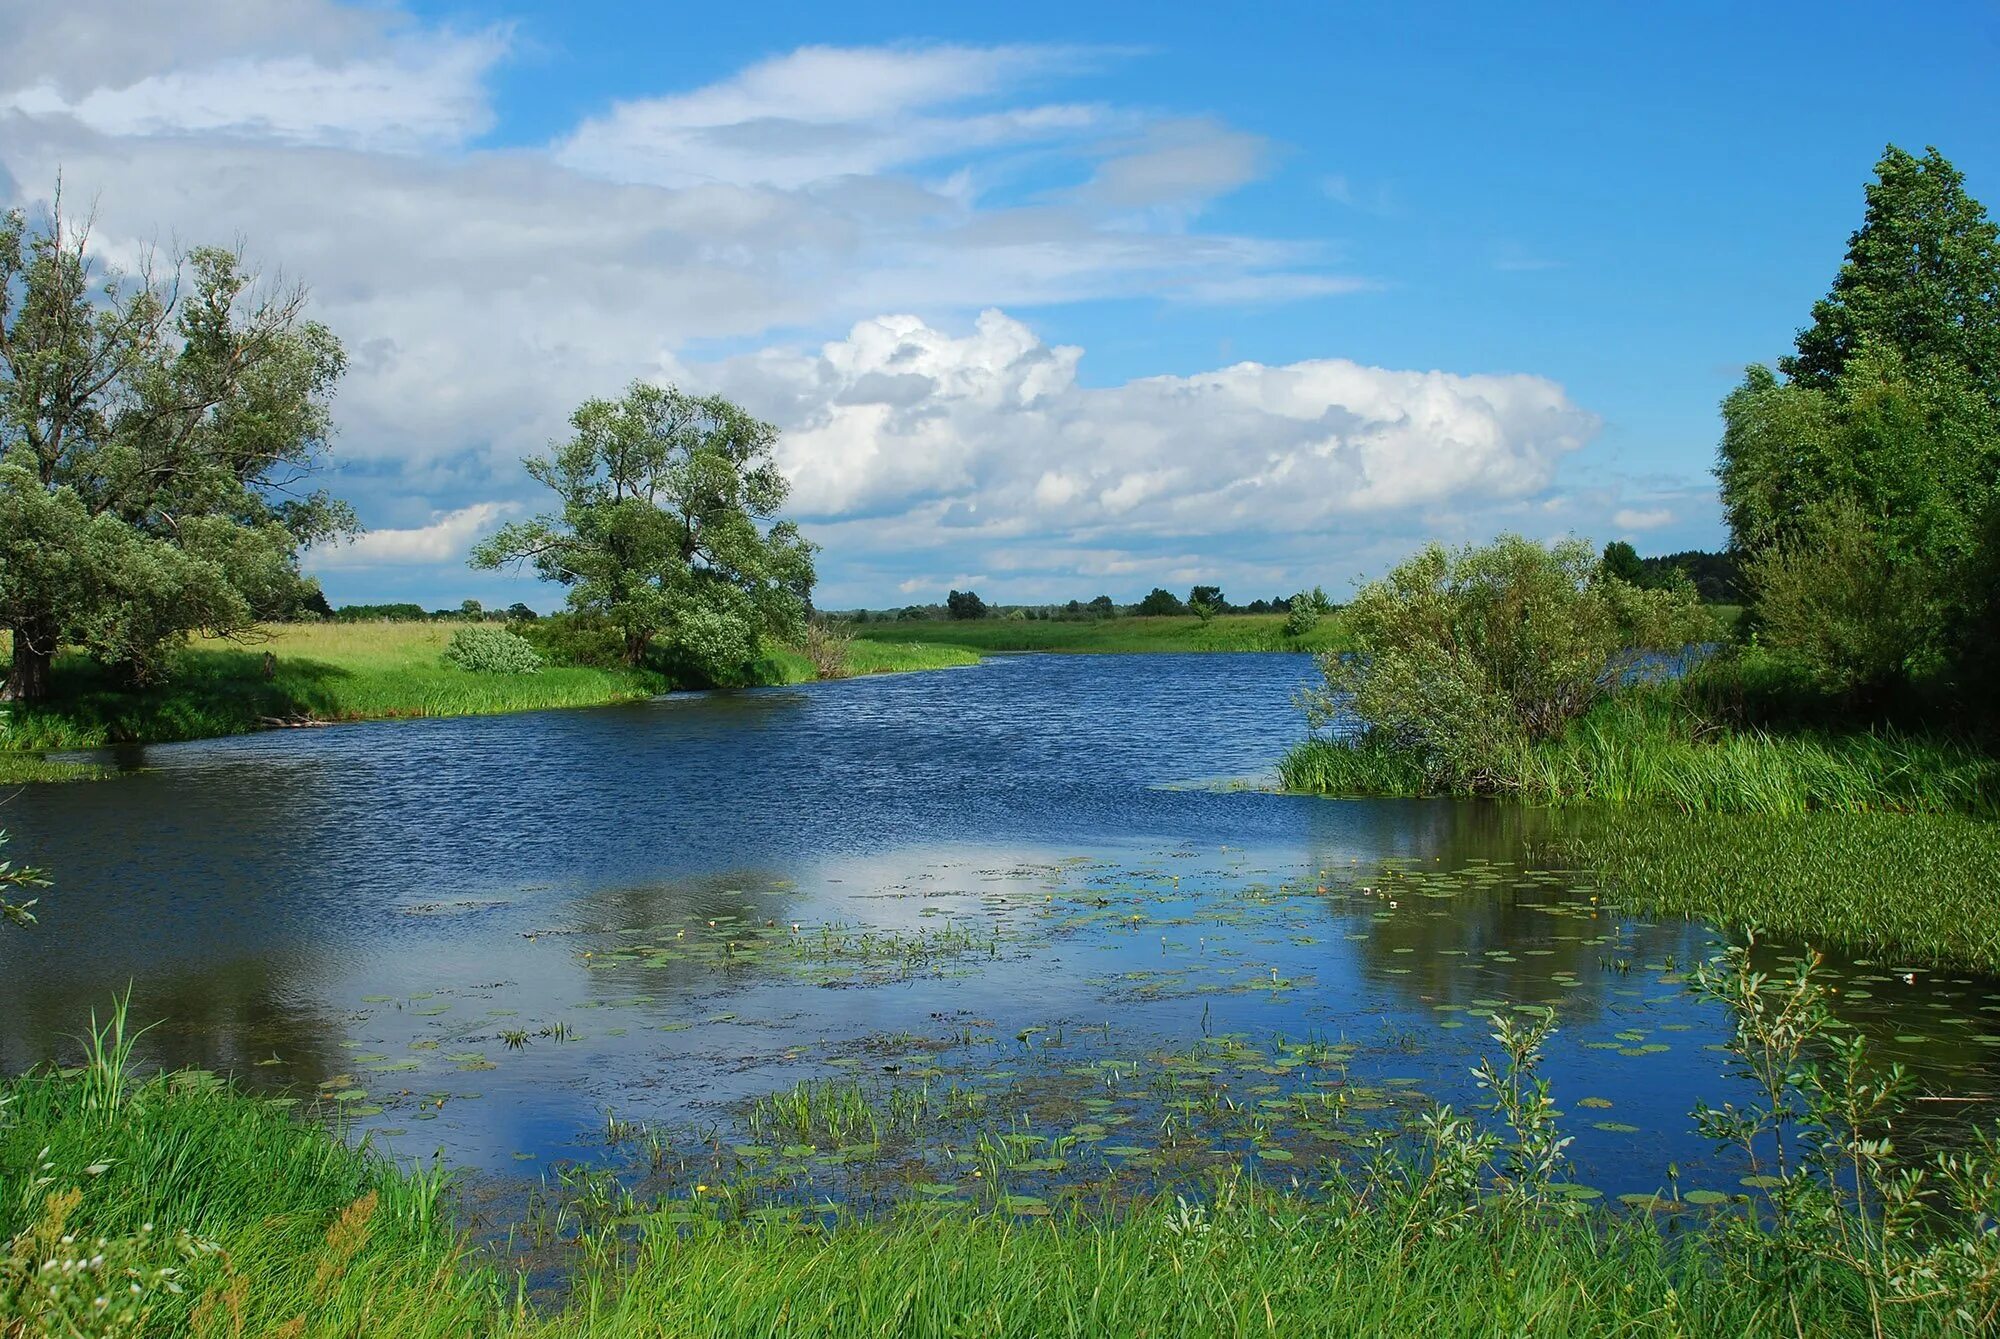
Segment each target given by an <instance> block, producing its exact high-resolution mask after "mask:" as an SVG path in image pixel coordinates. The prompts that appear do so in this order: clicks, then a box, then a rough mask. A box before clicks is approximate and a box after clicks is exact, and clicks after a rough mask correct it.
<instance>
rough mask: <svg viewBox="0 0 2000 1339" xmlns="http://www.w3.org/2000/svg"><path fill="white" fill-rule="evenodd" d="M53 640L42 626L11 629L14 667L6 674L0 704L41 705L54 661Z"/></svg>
mask: <svg viewBox="0 0 2000 1339" xmlns="http://www.w3.org/2000/svg"><path fill="white" fill-rule="evenodd" d="M55 652H56V637H55V633H54V631H53V630H51V629H49V628H48V627H47V626H46V625H44V624H41V623H29V624H23V625H22V626H20V627H17V628H15V629H14V663H13V664H12V665H11V666H10V667H9V668H8V671H7V685H6V687H5V688H0V702H40V701H42V700H43V699H45V698H47V697H48V695H49V667H50V665H51V663H52V662H53V661H54V660H55Z"/></svg>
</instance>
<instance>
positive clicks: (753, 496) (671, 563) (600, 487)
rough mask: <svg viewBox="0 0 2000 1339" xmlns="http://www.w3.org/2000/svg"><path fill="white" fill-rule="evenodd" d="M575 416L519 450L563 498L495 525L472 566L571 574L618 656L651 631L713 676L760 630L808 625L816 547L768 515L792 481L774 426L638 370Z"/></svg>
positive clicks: (692, 666) (574, 592) (573, 591)
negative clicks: (617, 646)
mask: <svg viewBox="0 0 2000 1339" xmlns="http://www.w3.org/2000/svg"><path fill="white" fill-rule="evenodd" d="M570 426H571V427H572V428H573V429H574V434H573V435H572V436H571V437H570V439H569V440H568V441H567V442H564V443H561V444H560V445H558V446H557V447H555V448H554V449H553V450H552V451H551V452H550V453H549V454H548V455H546V456H535V457H530V458H529V459H528V460H527V461H526V462H525V464H526V465H527V469H528V473H529V475H530V476H531V477H532V478H534V479H535V480H536V481H537V482H539V483H541V484H544V485H545V486H547V487H548V488H549V489H550V490H551V491H553V492H554V493H555V495H556V497H557V500H558V501H559V503H560V504H561V507H560V510H559V511H555V512H551V513H545V514H543V515H541V516H538V517H536V518H534V519H533V520H530V521H517V522H513V523H511V524H509V525H506V526H504V527H502V528H501V530H500V531H499V532H498V533H496V534H495V535H493V536H492V537H491V538H489V539H487V540H485V541H484V542H482V543H481V544H479V545H478V546H477V547H476V548H474V550H473V555H472V565H473V566H474V567H478V568H488V569H490V568H497V567H501V566H504V565H508V564H516V565H518V564H521V563H526V564H528V565H530V566H532V567H533V568H534V569H535V571H536V572H537V573H539V574H540V575H541V577H542V579H543V580H545V581H554V582H558V583H560V584H561V585H563V586H566V587H567V588H568V592H569V593H568V603H569V607H570V609H571V610H572V611H573V612H575V613H577V614H578V615H584V616H589V617H592V618H597V619H601V620H603V621H604V622H605V623H606V624H608V625H609V626H610V627H612V628H614V629H616V631H617V634H618V636H619V637H620V638H621V640H622V643H623V647H624V662H625V663H626V664H627V665H633V666H636V665H640V664H642V663H644V662H645V661H646V660H647V657H648V654H649V652H651V651H653V650H654V649H655V644H656V642H658V643H660V644H661V647H662V648H663V649H664V650H665V651H666V652H667V653H668V654H669V656H670V657H671V658H673V659H674V660H677V661H678V662H679V663H680V665H682V666H683V667H685V668H686V669H688V670H689V671H691V672H693V673H695V674H697V675H701V676H705V677H707V678H708V679H709V680H710V681H716V680H718V679H720V678H723V677H726V676H728V675H729V674H731V673H733V672H734V671H736V670H738V669H740V668H741V667H742V666H743V665H744V664H746V663H747V662H748V661H749V660H750V659H751V658H752V656H753V655H754V654H755V652H756V648H757V645H758V642H759V640H760V638H762V637H765V636H770V637H777V638H785V639H790V638H796V637H798V636H800V635H801V634H802V633H803V632H804V628H805V617H806V611H807V609H808V608H809V607H810V600H811V595H812V586H813V562H812V555H813V548H814V546H813V545H812V544H810V543H808V542H807V541H806V540H805V539H804V538H803V537H802V536H801V535H800V534H799V531H798V527H797V526H796V525H795V524H793V523H792V522H790V521H777V520H774V519H773V518H774V517H775V516H776V514H777V511H778V509H779V508H780V507H781V506H783V505H784V501H785V497H786V495H787V493H788V492H789V487H790V486H789V484H788V483H787V482H786V480H785V477H784V475H783V474H781V473H779V471H778V467H777V466H776V464H774V463H773V462H772V459H771V450H772V446H773V444H774V443H775V442H776V440H777V429H775V428H773V427H772V426H771V425H770V424H768V423H763V422H759V421H758V420H757V419H755V418H753V417H751V416H750V415H749V414H748V413H746V412H744V411H743V410H742V409H741V408H739V407H738V406H736V405H734V404H732V403H730V402H729V401H728V400H726V399H724V398H723V397H721V396H719V395H710V396H693V395H688V394H685V393H683V392H682V391H679V390H676V389H674V388H672V387H663V386H654V385H650V384H648V383H645V382H634V383H632V385H631V386H630V387H629V388H628V389H627V390H626V392H625V394H624V396H623V397H622V398H620V399H617V400H604V399H592V400H586V401H585V402H584V403H583V404H582V405H580V406H579V407H578V408H577V410H576V412H575V413H574V414H572V415H570ZM767 523H768V524H767Z"/></svg>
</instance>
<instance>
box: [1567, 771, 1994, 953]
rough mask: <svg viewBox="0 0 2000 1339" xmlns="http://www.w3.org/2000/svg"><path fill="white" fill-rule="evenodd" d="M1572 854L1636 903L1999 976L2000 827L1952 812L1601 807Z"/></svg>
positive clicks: (1630, 902) (1655, 912) (1634, 906)
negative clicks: (1777, 813) (1769, 812)
mask: <svg viewBox="0 0 2000 1339" xmlns="http://www.w3.org/2000/svg"><path fill="white" fill-rule="evenodd" d="M1584 826H1585V827H1586V829H1587V830H1588V832H1589V834H1590V835H1588V836H1585V837H1581V838H1578V839H1575V848H1576V849H1575V855H1574V858H1575V859H1576V860H1577V861H1578V862H1579V863H1581V864H1584V865H1587V866H1589V867H1591V868H1593V869H1594V870H1596V871H1597V872H1598V873H1599V874H1600V876H1601V877H1602V878H1603V880H1604V882H1605V884H1606V886H1607V889H1608V890H1609V892H1610V894H1611V895H1613V896H1615V897H1617V898H1618V899H1619V901H1620V902H1621V904H1623V905H1627V906H1629V907H1631V908H1632V909H1633V910H1636V911H1641V912H1644V913H1647V914H1653V915H1660V914H1666V915H1675V916H1689V917H1694V918H1696V919H1699V920H1704V921H1708V922H1711V923H1713V924H1721V925H1731V926H1739V927H1741V926H1748V927H1754V928H1757V929H1761V930H1765V931H1768V932H1770V933H1772V934H1775V935H1779V936H1781V937H1783V938H1786V939H1791V940H1803V941H1806V942H1810V943H1812V944H1815V945H1832V946H1839V947H1841V948H1845V949H1848V950H1850V951H1854V952H1865V953H1867V954H1868V955H1870V956H1873V957H1878V958H1883V959H1885V960H1893V961H1896V962H1921V963H1924V964H1927V965H1937V966H1949V967H1960V968H1971V969H1973V970H1976V971H1981V972H1989V973H1995V974H2000V824H1995V823H1994V822H1993V821H1991V820H1988V819H1980V818H1970V817H1964V816H1960V815H1948V814H1847V813H1819V814H1799V815H1786V816H1781V817H1773V816H1764V815H1752V816H1746V815H1718V814H1692V815H1682V814H1672V813H1663V812H1658V811H1653V812H1634V811H1629V810H1626V811H1619V812H1617V813H1614V814H1603V815H1591V816H1589V821H1588V822H1587V823H1586V824H1585V825H1584Z"/></svg>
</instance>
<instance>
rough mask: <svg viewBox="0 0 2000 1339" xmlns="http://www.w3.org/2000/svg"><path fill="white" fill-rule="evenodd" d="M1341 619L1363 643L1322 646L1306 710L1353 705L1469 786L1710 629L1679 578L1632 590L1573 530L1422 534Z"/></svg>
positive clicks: (1497, 772) (1456, 784)
mask: <svg viewBox="0 0 2000 1339" xmlns="http://www.w3.org/2000/svg"><path fill="white" fill-rule="evenodd" d="M1293 603H1294V605H1295V606H1296V605H1297V604H1299V603H1300V601H1299V600H1297V599H1295V600H1294V601H1293ZM1346 624H1347V627H1348V629H1349V630H1350V631H1351V632H1352V633H1353V634H1354V636H1355V639H1356V641H1357V642H1358V643H1359V647H1360V654H1358V655H1346V654H1340V653H1332V652H1329V653H1327V654H1323V655H1322V656H1321V657H1320V659H1319V665H1320V670H1321V672H1322V674H1323V676H1324V678H1325V681H1326V686H1325V689H1324V690H1323V691H1319V692H1316V693H1313V694H1311V695H1309V696H1308V697H1307V698H1306V701H1305V706H1306V711H1307V716H1308V719H1309V720H1310V721H1311V722H1312V723H1313V724H1314V725H1315V726H1319V725H1323V724H1326V723H1327V722H1329V721H1332V720H1334V719H1337V718H1340V717H1342V716H1343V715H1344V714H1345V713H1347V712H1349V711H1351V712H1352V713H1353V715H1354V716H1356V717H1358V718H1359V719H1360V721H1361V722H1362V725H1363V727H1364V730H1365V732H1366V734H1367V735H1369V736H1371V737H1373V738H1374V739H1376V740H1379V741H1380V742H1383V743H1386V744H1388V745H1390V746H1391V747H1394V748H1397V749H1400V750H1404V751H1407V752H1409V753H1410V754H1411V755H1412V756H1413V757H1414V758H1416V759H1417V760H1418V762H1419V764H1420V765H1421V766H1422V768H1423V770H1424V772H1425V774H1426V776H1427V778H1428V779H1429V780H1430V781H1431V782H1432V783H1433V784H1438V785H1443V786H1445V787H1447V788H1460V787H1465V788H1470V789H1474V790H1486V789H1492V788H1495V787H1496V786H1500V785H1503V784H1504V782H1505V778H1507V777H1508V776H1509V775H1511V772H1510V768H1511V765H1512V760H1513V759H1514V758H1516V757H1517V756H1518V754H1519V750H1520V748H1521V746H1523V745H1524V744H1527V743H1531V742H1533V741H1535V740H1540V739H1547V738H1549V737H1551V736H1553V735H1555V734H1558V733H1560V732H1561V731H1562V730H1563V728H1564V727H1566V726H1567V725H1568V724H1569V723H1570V722H1571V721H1573V720H1575V719H1576V718H1577V717H1578V716H1581V715H1582V714H1583V713H1584V712H1585V711H1588V710H1589V709H1590V707H1591V706H1593V705H1594V704H1596V703H1597V702H1598V701H1600V700H1601V699H1602V698H1604V697H1605V696H1606V695H1607V694H1609V693H1611V692H1613V691H1614V690H1615V689H1616V688H1618V687H1619V686H1620V685H1622V684H1624V683H1626V682H1627V681H1628V679H1629V677H1630V674H1631V672H1632V670H1633V669H1634V667H1635V666H1636V665H1638V664H1639V663H1640V662H1641V661H1642V660H1643V659H1644V658H1645V657H1646V656H1647V655H1648V654H1649V653H1654V652H1678V651H1680V650H1682V649H1684V648H1685V647H1687V646H1688V645H1689V644H1691V643H1695V642H1700V641H1703V640H1706V639H1707V637H1708V636H1710V635H1711V632H1712V620H1711V618H1710V617H1709V615H1708V613H1707V611H1705V610H1703V609H1702V608H1701V606H1700V605H1699V604H1698V603H1697V602H1696V600H1695V598H1694V592H1693V590H1692V589H1691V588H1689V587H1687V586H1686V585H1681V586H1678V587H1676V588H1675V589H1673V590H1661V591H1642V590H1639V589H1638V588H1637V587H1634V586H1631V585H1628V584H1626V583H1625V582H1623V581H1613V580H1608V579H1606V578H1605V576H1604V575H1603V572H1602V569H1601V568H1600V566H1599V563H1598V555H1597V553H1596V552H1595V551H1594V550H1593V549H1592V548H1591V547H1590V545H1588V544H1586V543H1584V542H1583V541H1582V540H1574V539H1572V540H1566V541H1563V542H1561V543H1558V544H1556V545H1554V546H1552V547H1548V548H1544V547H1543V546H1542V545H1540V544H1537V543H1534V542H1533V541H1531V540H1527V539H1522V538H1520V537H1519V536H1516V535H1503V536H1501V537H1500V538H1499V539H1498V540H1496V541H1494V542H1493V543H1492V544H1490V545H1488V546H1486V547H1484V548H1474V547H1466V548H1463V549H1455V550H1452V549H1446V548H1444V547H1442V546H1440V545H1437V544H1433V545H1431V546H1430V547H1429V548H1427V549H1425V550H1424V551H1423V552H1422V553H1420V554H1418V555H1417V556H1416V557H1414V558H1412V559H1410V560H1409V561H1408V562H1406V563H1404V564H1402V565H1401V566H1400V567H1397V568H1396V569H1395V570H1394V571H1392V572H1390V573H1389V575H1388V576H1386V577H1384V578H1383V579H1382V580H1380V581H1377V582H1372V583H1370V584H1369V585H1367V586H1364V587H1363V588H1362V589H1361V590H1360V591H1359V592H1358V593H1357V594H1356V595H1355V597H1354V600H1353V602H1352V603H1351V604H1349V605H1348V606H1347V613H1346Z"/></svg>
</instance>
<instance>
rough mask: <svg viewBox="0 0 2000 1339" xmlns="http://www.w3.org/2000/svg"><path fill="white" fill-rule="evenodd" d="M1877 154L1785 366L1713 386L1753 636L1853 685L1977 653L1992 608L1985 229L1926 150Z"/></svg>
mask: <svg viewBox="0 0 2000 1339" xmlns="http://www.w3.org/2000/svg"><path fill="white" fill-rule="evenodd" d="M1877 172H1878V178H1879V179H1878V180H1877V181H1876V182H1875V183H1873V184H1871V185H1870V186H1869V188H1868V213H1867V219H1866V221H1865V222H1864V223H1863V225H1862V227H1861V229H1860V230H1859V231H1858V232H1856V233H1855V234H1854V237H1853V239H1852V242H1851V243H1850V246H1849V250H1848V256H1847V260H1846V262H1845V263H1844V264H1843V265H1842V267H1841V270H1840V274H1839V277H1838V278H1837V279H1836V280H1835V282H1834V286H1833V291H1832V292H1831V293H1830V294H1829V295H1828V297H1827V298H1825V299H1823V300H1822V301H1821V302H1819V303H1818V304H1816V305H1815V307H1814V309H1813V324H1812V325H1811V326H1810V327H1808V328H1807V329H1805V330H1802V331H1800V332H1799V339H1798V352H1797V354H1796V356H1794V357H1790V358H1786V359H1783V360H1781V363H1780V366H1781V367H1782V369H1783V370H1784V372H1785V373H1786V375H1787V376H1788V377H1789V380H1788V381H1785V382H1780V381H1779V380H1778V379H1777V378H1776V377H1775V376H1774V375H1773V374H1772V373H1771V372H1770V371H1769V370H1768V369H1766V368H1762V367H1753V368H1751V369H1749V371H1748V373H1747V374H1746V376H1745V378H1744V381H1743V384H1742V385H1741V386H1739V387H1738V388H1737V389H1736V390H1735V391H1734V392H1732V393H1731V395H1730V396H1729V397H1728V399H1726V400H1725V401H1724V402H1723V418H1724V425H1725V426H1724V433H1723V440H1722V448H1721V452H1720V460H1719V462H1718V465H1717V470H1716V473H1717V476H1718V478H1719V479H1720V481H1721V484H1722V498H1723V505H1724V508H1725V511H1726V513H1727V515H1728V519H1729V525H1730V531H1731V535H1732V538H1733V541H1734V544H1735V546H1736V548H1737V549H1738V550H1739V551H1741V552H1742V553H1743V554H1745V555H1746V557H1747V559H1748V561H1747V563H1746V565H1745V574H1746V576H1747V578H1748V580H1749V583H1750V586H1751V589H1752V592H1753V594H1754V595H1755V598H1756V605H1757V608H1756V611H1755V612H1756V617H1757V620H1758V621H1759V623H1760V624H1761V626H1760V628H1759V637H1760V639H1761V641H1762V642H1763V644H1765V645H1767V646H1769V647H1771V648H1773V649H1774V650H1776V651H1778V652H1780V653H1781V654H1783V655H1784V656H1786V657H1788V658H1789V659H1790V660H1791V661H1792V662H1793V663H1795V664H1796V665H1797V666H1798V667H1800V668H1801V669H1802V670H1803V671H1804V672H1805V673H1806V674H1807V675H1808V676H1809V677H1810V678H1812V679H1813V680H1815V681H1816V682H1817V683H1818V684H1819V685H1820V686H1822V687H1824V688H1828V689H1833V690H1837V691H1840V692H1843V693H1845V694H1847V695H1848V696H1849V697H1851V698H1852V699H1854V700H1856V701H1861V702H1867V701H1872V700H1877V699H1880V698H1883V697H1885V696H1887V695H1889V694H1890V693H1891V692H1892V690H1895V689H1897V688H1898V687H1899V686H1900V685H1901V684H1903V683H1905V682H1907V681H1910V680H1912V679H1921V678H1926V677H1934V676H1938V675H1940V674H1943V673H1946V672H1949V671H1951V670H1952V669H1953V668H1954V666H1957V667H1959V668H1960V669H1963V668H1964V667H1965V666H1967V665H1968V664H1971V663H1976V660H1977V658H1978V656H1979V655H1980V654H1981V645H1982V643H1981V638H1982V637H1983V636H1984V635H1985V634H1986V631H1987V629H1988V625H1989V623H1990V618H1991V615H1992V613H1993V612H1994V610H1995V609H1996V608H2000V552H1996V550H1995V542H1996V537H2000V245H1996V242H1995V238H1996V231H1995V228H1994V225H1993V224H1992V223H1991V222H1990V221H1989V220H1987V218H1986V217H1985V212H1984V210H1983V209H1982V208H1981V207H1980V206H1979V204H1978V202H1977V201H1975V200H1973V199H1971V198H1970V197H1969V196H1967V195H1966V194H1965V191H1964V182H1963V178H1961V177H1960V175H1959V174H1958V172H1957V171H1956V170H1955V169H1953V168H1952V166H1951V164H1949V163H1948V162H1946V161H1945V160H1944V159H1943V158H1942V157H1941V156H1940V155H1939V154H1938V153H1937V151H1936V150H1935V149H1932V150H1930V151H1929V152H1928V153H1927V155H1926V156H1925V157H1924V158H1922V159H1917V158H1914V157H1912V156H1911V155H1909V154H1907V153H1904V152H1903V151H1901V150H1899V149H1896V148H1894V147H1891V148H1890V149H1889V150H1888V152H1887V154H1886V155H1885V156H1884V158H1883V159H1882V161H1881V163H1880V164H1878V166H1877Z"/></svg>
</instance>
